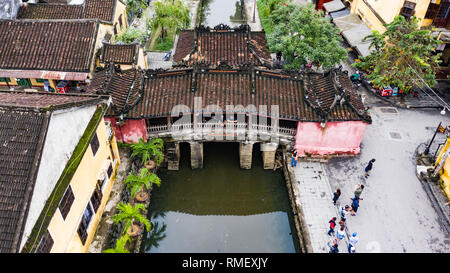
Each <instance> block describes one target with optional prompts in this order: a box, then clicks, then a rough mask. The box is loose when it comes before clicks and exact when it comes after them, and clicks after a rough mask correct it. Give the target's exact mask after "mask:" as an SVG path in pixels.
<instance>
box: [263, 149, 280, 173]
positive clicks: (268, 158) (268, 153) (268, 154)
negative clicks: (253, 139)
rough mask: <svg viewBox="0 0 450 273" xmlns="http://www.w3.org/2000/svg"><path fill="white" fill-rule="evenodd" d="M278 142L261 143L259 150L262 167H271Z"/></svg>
mask: <svg viewBox="0 0 450 273" xmlns="http://www.w3.org/2000/svg"><path fill="white" fill-rule="evenodd" d="M277 149H278V143H261V152H262V158H263V167H264V169H273V167H274V166H275V155H276V152H277Z"/></svg>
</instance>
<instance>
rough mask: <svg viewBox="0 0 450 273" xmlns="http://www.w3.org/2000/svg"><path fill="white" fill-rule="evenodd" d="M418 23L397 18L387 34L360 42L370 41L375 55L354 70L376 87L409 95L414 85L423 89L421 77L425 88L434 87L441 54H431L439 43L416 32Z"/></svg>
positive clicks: (428, 34)
mask: <svg viewBox="0 0 450 273" xmlns="http://www.w3.org/2000/svg"><path fill="white" fill-rule="evenodd" d="M418 23H419V19H417V18H416V17H411V18H410V19H408V20H407V19H405V18H404V17H403V16H401V15H399V16H396V17H395V18H394V21H393V22H392V23H390V24H386V25H385V27H386V31H385V32H384V33H382V34H380V33H379V32H378V31H373V32H372V35H369V36H367V37H365V38H364V39H363V40H370V41H371V45H370V47H371V48H373V49H374V51H373V52H372V53H371V54H370V55H368V56H367V57H365V58H362V59H361V61H360V62H356V63H354V64H353V67H357V68H360V69H362V70H364V71H366V72H367V73H368V78H369V79H370V80H371V81H372V84H373V85H374V86H376V87H382V86H386V85H387V86H389V85H391V84H392V85H394V86H396V87H398V88H399V89H402V90H404V91H405V92H408V91H409V90H410V89H411V87H412V86H413V85H415V84H419V85H423V82H421V80H416V79H418V78H419V77H421V78H422V79H423V80H424V81H425V82H426V83H427V84H428V85H430V86H433V85H434V84H435V83H436V77H435V75H436V70H437V69H438V67H439V63H440V62H441V61H440V60H439V58H440V56H441V54H440V53H439V54H436V53H435V52H434V50H435V49H436V47H437V46H438V45H439V44H440V41H438V40H436V38H434V37H433V36H431V31H430V30H425V29H419V25H418Z"/></svg>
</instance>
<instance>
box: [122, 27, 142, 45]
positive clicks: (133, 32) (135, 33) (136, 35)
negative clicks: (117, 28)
mask: <svg viewBox="0 0 450 273" xmlns="http://www.w3.org/2000/svg"><path fill="white" fill-rule="evenodd" d="M145 38H147V33H146V32H145V31H144V30H140V29H137V28H127V29H126V30H125V31H123V32H121V33H120V34H118V35H116V36H115V37H114V40H115V41H116V42H118V41H120V42H123V43H125V44H130V43H132V42H134V41H135V40H138V42H140V43H142V44H144V43H145Z"/></svg>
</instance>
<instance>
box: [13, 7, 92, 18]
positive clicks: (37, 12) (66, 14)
mask: <svg viewBox="0 0 450 273" xmlns="http://www.w3.org/2000/svg"><path fill="white" fill-rule="evenodd" d="M83 10H84V7H83V5H67V4H52V5H49V4H29V5H26V6H21V7H20V9H19V13H18V14H17V18H18V19H82V18H83Z"/></svg>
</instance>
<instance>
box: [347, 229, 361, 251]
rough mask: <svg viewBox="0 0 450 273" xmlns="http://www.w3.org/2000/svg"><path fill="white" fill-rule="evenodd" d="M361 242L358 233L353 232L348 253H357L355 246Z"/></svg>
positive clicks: (349, 240)
mask: <svg viewBox="0 0 450 273" xmlns="http://www.w3.org/2000/svg"><path fill="white" fill-rule="evenodd" d="M358 242H359V238H358V233H356V232H353V234H352V237H350V239H348V253H355V250H356V249H355V246H356V244H357V243H358Z"/></svg>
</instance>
